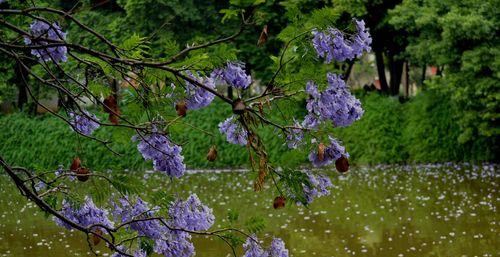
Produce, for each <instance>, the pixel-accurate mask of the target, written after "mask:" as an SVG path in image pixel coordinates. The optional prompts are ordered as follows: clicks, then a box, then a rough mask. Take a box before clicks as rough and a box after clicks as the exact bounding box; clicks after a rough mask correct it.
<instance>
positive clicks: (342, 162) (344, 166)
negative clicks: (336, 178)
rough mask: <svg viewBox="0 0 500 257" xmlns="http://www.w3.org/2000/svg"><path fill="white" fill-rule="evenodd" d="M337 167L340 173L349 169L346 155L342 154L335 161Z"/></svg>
mask: <svg viewBox="0 0 500 257" xmlns="http://www.w3.org/2000/svg"><path fill="white" fill-rule="evenodd" d="M335 168H337V171H338V172H340V173H346V172H347V171H349V160H348V159H347V158H346V157H345V156H343V155H342V156H341V157H340V158H338V159H337V160H336V161H335Z"/></svg>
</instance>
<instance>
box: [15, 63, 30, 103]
mask: <svg viewBox="0 0 500 257" xmlns="http://www.w3.org/2000/svg"><path fill="white" fill-rule="evenodd" d="M14 72H15V74H16V77H15V84H16V86H17V88H18V94H17V108H19V111H22V110H23V107H24V105H25V104H26V103H27V102H28V91H27V90H26V84H25V83H24V80H23V77H24V78H27V77H28V74H27V72H26V71H25V70H24V69H23V68H22V67H21V65H16V67H15V70H14Z"/></svg>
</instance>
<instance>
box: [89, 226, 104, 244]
mask: <svg viewBox="0 0 500 257" xmlns="http://www.w3.org/2000/svg"><path fill="white" fill-rule="evenodd" d="M94 232H95V234H91V238H92V243H93V244H94V245H98V244H99V243H100V242H101V238H100V237H99V236H102V230H100V229H96V231H94ZM96 234H97V235H99V236H97V235H96Z"/></svg>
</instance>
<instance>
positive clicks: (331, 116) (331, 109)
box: [302, 73, 364, 129]
mask: <svg viewBox="0 0 500 257" xmlns="http://www.w3.org/2000/svg"><path fill="white" fill-rule="evenodd" d="M327 81H328V88H327V89H326V90H324V91H323V92H319V90H318V86H317V85H316V84H315V83H314V82H312V81H310V82H308V83H307V85H306V92H307V93H308V94H309V96H310V97H309V99H308V100H307V106H306V108H307V111H308V112H309V113H308V114H307V116H306V117H305V119H304V121H303V122H302V125H303V126H304V127H306V128H311V129H315V128H317V126H318V125H319V124H320V123H321V122H322V121H325V120H330V121H332V123H333V126H335V127H346V126H349V125H351V124H352V123H353V122H354V121H356V120H359V119H360V118H361V116H362V115H363V113H364V110H363V108H362V107H361V102H360V101H359V100H358V99H357V98H356V97H354V96H353V95H352V94H351V93H350V92H349V89H348V88H347V86H346V84H345V82H344V80H342V78H341V77H340V76H339V75H336V74H333V73H328V74H327Z"/></svg>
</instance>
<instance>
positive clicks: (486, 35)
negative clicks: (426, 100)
mask: <svg viewBox="0 0 500 257" xmlns="http://www.w3.org/2000/svg"><path fill="white" fill-rule="evenodd" d="M498 4H500V2H499V1H476V0H467V1H434V0H425V1H415V0H406V1H403V3H402V4H401V5H399V6H397V7H396V8H395V9H394V10H393V11H390V17H391V18H390V24H392V25H393V26H395V27H396V28H398V29H405V30H407V31H409V33H408V35H409V36H408V41H409V45H408V47H407V48H406V55H408V56H409V57H410V60H411V61H412V63H415V64H419V65H433V66H437V67H440V69H441V70H442V72H441V73H442V74H441V76H438V77H436V78H433V79H432V80H430V81H427V84H428V85H429V86H430V87H432V88H435V89H438V90H439V91H440V92H441V93H442V94H444V95H446V96H449V97H450V98H451V100H452V102H453V106H454V108H455V109H456V112H455V113H456V114H455V115H456V119H457V120H458V124H459V126H460V128H461V134H460V136H459V137H458V140H457V143H460V144H465V145H466V146H467V147H468V148H470V149H478V148H479V147H480V145H482V144H487V145H490V146H491V147H492V148H491V151H490V154H492V155H495V152H496V153H498V135H499V132H500V130H499V126H498V119H499V117H500V116H499V115H500V114H499V113H500V112H499V110H500V104H499V99H500V90H499V89H500V83H499V82H500V80H499V70H500V64H499V60H500V39H499V37H498V35H499V27H500V19H499V17H500V11H499V10H498V8H497V7H496V6H498ZM473 151H474V150H473Z"/></svg>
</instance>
